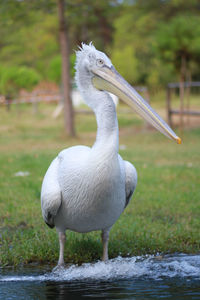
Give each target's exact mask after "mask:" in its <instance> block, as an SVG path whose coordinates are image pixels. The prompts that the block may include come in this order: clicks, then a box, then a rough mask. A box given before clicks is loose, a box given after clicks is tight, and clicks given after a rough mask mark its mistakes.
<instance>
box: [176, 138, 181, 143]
mask: <svg viewBox="0 0 200 300" xmlns="http://www.w3.org/2000/svg"><path fill="white" fill-rule="evenodd" d="M176 141H177V144H179V145H180V144H181V142H182V141H181V138H180V137H177V139H176Z"/></svg>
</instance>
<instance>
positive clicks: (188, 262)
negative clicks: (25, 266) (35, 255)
mask: <svg viewBox="0 0 200 300" xmlns="http://www.w3.org/2000/svg"><path fill="white" fill-rule="evenodd" d="M174 277H179V278H188V279H189V278H198V279H199V278H200V255H184V254H179V255H176V256H164V257H161V256H153V255H146V256H134V257H131V258H122V257H117V258H115V259H111V260H109V261H108V262H106V263H104V262H101V261H99V262H96V263H85V264H83V265H81V266H77V265H72V266H70V267H68V268H66V269H64V268H63V269H60V270H56V271H53V272H50V273H46V274H44V275H31V276H29V275H15V276H0V282H10V281H67V282H71V281H76V280H79V281H86V280H98V281H107V280H120V279H132V278H134V279H136V278H149V279H154V280H158V279H159V280H162V279H163V278H174Z"/></svg>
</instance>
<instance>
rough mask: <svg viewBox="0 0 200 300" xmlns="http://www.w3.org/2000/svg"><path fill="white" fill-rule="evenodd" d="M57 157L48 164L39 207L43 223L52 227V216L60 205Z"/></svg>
mask: <svg viewBox="0 0 200 300" xmlns="http://www.w3.org/2000/svg"><path fill="white" fill-rule="evenodd" d="M58 167H59V159H58V157H57V158H55V159H54V160H53V161H52V163H51V165H50V166H49V168H48V170H47V172H46V174H45V177H44V179H43V183H42V190H41V208H42V215H43V218H44V221H45V223H46V224H47V225H48V226H49V227H51V228H53V227H54V226H55V225H54V218H55V216H56V214H57V212H58V210H59V207H60V205H61V199H62V195H61V189H60V186H59V183H58Z"/></svg>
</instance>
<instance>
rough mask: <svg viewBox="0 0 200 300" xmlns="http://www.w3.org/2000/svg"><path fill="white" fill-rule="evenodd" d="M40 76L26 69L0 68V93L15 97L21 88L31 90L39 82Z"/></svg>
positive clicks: (32, 70)
mask: <svg viewBox="0 0 200 300" xmlns="http://www.w3.org/2000/svg"><path fill="white" fill-rule="evenodd" d="M40 79H41V77H40V75H39V74H38V73H37V72H36V71H35V70H34V69H31V68H27V67H6V68H4V67H1V68H0V93H2V94H4V95H6V96H7V95H9V96H10V97H12V98H13V97H16V96H17V93H18V91H19V90H20V89H21V88H25V89H27V90H30V89H32V88H33V87H34V86H35V85H36V84H37V83H38V82H39V81H40Z"/></svg>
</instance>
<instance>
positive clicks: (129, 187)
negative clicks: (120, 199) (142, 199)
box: [124, 161, 137, 207]
mask: <svg viewBox="0 0 200 300" xmlns="http://www.w3.org/2000/svg"><path fill="white" fill-rule="evenodd" d="M124 164H125V174H126V183H125V190H126V202H125V207H126V206H127V205H128V204H129V201H130V200H131V197H132V195H133V192H134V190H135V188H136V185H137V171H136V169H135V167H134V166H133V165H132V164H131V163H130V162H128V161H124Z"/></svg>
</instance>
